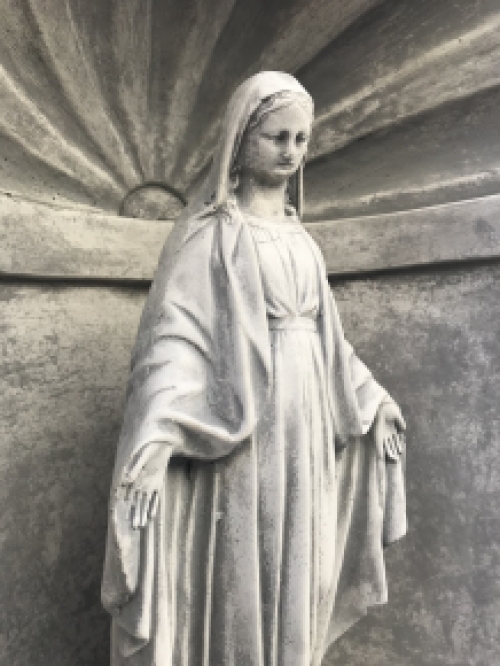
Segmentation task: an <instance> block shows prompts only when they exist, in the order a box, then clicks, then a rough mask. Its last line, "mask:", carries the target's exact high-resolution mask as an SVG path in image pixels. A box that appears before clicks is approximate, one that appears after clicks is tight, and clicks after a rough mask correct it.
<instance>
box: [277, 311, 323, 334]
mask: <svg viewBox="0 0 500 666" xmlns="http://www.w3.org/2000/svg"><path fill="white" fill-rule="evenodd" d="M267 323H268V327H269V330H270V331H291V330H298V331H317V330H318V326H317V321H316V319H315V318H314V319H313V318H312V317H307V316H300V315H297V316H293V315H292V316H288V317H268V318H267Z"/></svg>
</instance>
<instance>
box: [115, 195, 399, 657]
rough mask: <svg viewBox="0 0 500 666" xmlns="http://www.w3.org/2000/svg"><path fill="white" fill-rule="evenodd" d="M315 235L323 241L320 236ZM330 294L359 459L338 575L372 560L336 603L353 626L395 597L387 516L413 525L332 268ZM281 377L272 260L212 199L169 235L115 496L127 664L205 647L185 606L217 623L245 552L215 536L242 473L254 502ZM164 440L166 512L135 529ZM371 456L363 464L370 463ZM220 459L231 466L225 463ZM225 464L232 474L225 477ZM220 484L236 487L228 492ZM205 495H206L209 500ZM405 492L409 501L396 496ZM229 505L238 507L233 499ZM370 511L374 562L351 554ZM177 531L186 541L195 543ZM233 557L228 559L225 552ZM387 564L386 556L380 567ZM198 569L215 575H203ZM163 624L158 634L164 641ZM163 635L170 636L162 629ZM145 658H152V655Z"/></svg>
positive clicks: (243, 493) (395, 524)
mask: <svg viewBox="0 0 500 666" xmlns="http://www.w3.org/2000/svg"><path fill="white" fill-rule="evenodd" d="M310 242H311V247H314V244H313V241H312V240H311V241H310ZM314 252H315V254H316V256H317V257H318V261H319V257H320V255H319V252H318V251H317V249H315V250H314ZM321 265H322V264H321ZM193 267H196V270H194V269H193ZM323 270H324V267H323ZM320 292H321V313H322V314H321V316H320V317H319V319H318V321H319V334H320V337H321V343H322V347H323V350H324V360H325V366H326V374H327V377H328V378H329V379H328V404H329V408H330V413H331V418H332V423H333V424H334V425H335V431H336V433H337V434H338V435H339V436H340V440H339V441H340V443H341V446H342V447H345V451H347V452H348V453H346V455H345V462H344V463H342V464H344V465H346V466H347V467H348V471H346V473H345V474H344V476H343V478H351V482H349V483H346V484H345V485H344V486H342V487H341V488H340V489H339V511H340V512H341V515H342V512H344V514H345V515H344V516H343V518H342V521H341V522H342V525H344V528H345V533H344V534H342V533H341V534H339V536H338V542H339V545H338V552H339V557H338V558H337V563H338V566H339V570H338V571H337V573H336V575H337V576H338V579H339V581H345V579H346V576H345V570H344V569H342V567H347V566H350V567H351V568H353V567H354V569H353V570H358V569H359V567H361V568H363V566H364V567H365V569H364V570H363V571H362V572H361V573H360V575H359V576H358V578H357V579H356V580H357V582H356V583H354V582H353V581H352V580H351V577H350V576H347V580H351V583H350V585H349V586H348V592H349V594H350V595H351V596H353V597H354V600H351V602H350V603H347V602H346V598H348V597H349V594H347V595H346V594H343V593H342V591H341V589H340V590H339V598H340V599H341V601H342V604H343V605H344V611H338V610H336V611H335V612H340V613H341V616H342V618H344V619H343V622H344V624H345V623H347V625H349V622H350V620H349V619H347V620H345V617H347V618H350V617H351V616H353V617H354V616H356V617H358V616H359V614H360V612H361V610H362V612H365V611H366V607H367V606H368V605H370V604H371V603H380V602H381V601H383V600H384V599H385V596H386V589H385V571H384V566H383V555H382V546H383V543H382V537H383V534H382V533H383V529H384V521H385V523H387V522H388V521H389V520H390V521H391V523H392V526H391V528H390V530H389V531H387V530H386V532H387V534H389V532H390V534H389V538H388V540H394V539H395V538H398V537H399V536H401V535H402V534H403V533H404V531H405V529H406V519H405V515H404V507H403V508H402V506H403V505H402V504H401V502H404V491H403V490H402V483H403V478H402V476H400V477H398V478H397V479H396V483H395V484H394V483H393V484H392V485H390V484H389V485H388V482H387V471H386V464H385V462H384V461H383V460H382V461H381V460H379V459H377V456H376V455H375V453H374V451H375V448H374V446H373V443H371V444H370V443H369V442H368V443H367V441H365V440H366V437H364V435H365V434H366V433H367V432H368V430H369V428H370V426H371V424H372V422H373V419H374V416H375V413H376V411H377V408H378V406H379V404H380V402H381V401H382V399H383V398H384V396H386V393H385V391H384V390H383V389H382V388H381V387H380V386H379V385H378V384H376V382H375V381H374V380H373V378H372V377H371V374H370V373H369V371H368V370H367V369H366V367H365V366H364V365H363V364H362V363H361V361H359V359H357V358H356V357H355V355H354V353H353V351H352V347H350V345H349V344H348V343H347V342H346V341H345V339H344V336H343V332H342V328H341V325H340V320H339V318H338V314H337V312H336V309H335V304H334V301H333V298H332V297H331V293H330V290H329V286H328V282H327V280H326V275H325V274H324V272H323V279H322V280H321V290H320ZM291 362H293V361H292V360H291ZM271 388H272V380H271V351H270V342H269V332H268V327H267V318H266V311H265V305H264V298H263V294H262V285H261V281H260V275H259V266H258V262H257V258H256V255H255V248H254V245H253V242H252V239H251V236H250V234H249V231H248V227H247V226H246V224H245V222H244V221H243V219H242V218H241V215H239V213H238V210H237V209H236V208H235V207H232V206H231V205H227V206H225V207H224V208H223V209H221V210H218V211H213V210H206V211H205V212H204V213H203V214H200V215H199V216H196V217H195V218H191V219H190V220H188V221H187V222H184V223H181V224H180V226H179V227H178V228H176V229H175V230H174V232H173V234H172V235H171V237H170V238H169V240H168V241H167V245H166V248H165V250H164V252H163V254H162V258H161V260H160V264H159V267H158V270H157V274H156V277H155V281H154V284H153V287H152V289H151V292H150V295H149V298H148V302H147V305H146V308H145V310H144V314H143V318H142V320H141V324H140V327H139V333H138V341H137V345H136V348H135V351H134V355H133V362H132V372H131V378H130V382H129V387H128V395H127V406H126V413H125V418H124V424H123V428H122V434H121V437H120V442H119V446H118V453H117V462H116V467H115V472H114V480H113V488H112V493H111V503H110V523H109V532H108V543H107V553H106V562H105V572H104V579H103V588H102V597H103V603H104V605H105V607H106V608H107V609H108V610H109V611H110V612H111V613H112V614H113V616H114V618H115V621H114V629H113V635H114V645H115V649H116V650H117V651H118V653H119V654H120V655H122V656H121V657H117V658H116V660H115V663H117V664H119V663H122V662H121V661H119V660H118V659H122V658H124V655H127V654H128V655H134V654H135V655H136V657H134V658H137V659H138V661H137V662H134V665H135V663H137V664H141V663H144V664H149V663H159V664H160V663H161V664H162V666H163V664H170V663H171V662H169V661H168V659H167V658H166V657H164V659H165V660H164V661H158V662H155V661H147V659H152V658H153V657H151V655H150V654H149V653H148V650H153V651H154V653H155V654H158V655H159V654H160V652H161V654H163V655H168V654H169V655H173V654H174V653H175V654H179V655H180V654H184V652H183V651H182V650H183V649H184V650H185V654H190V653H192V651H193V650H195V648H194V647H193V646H190V647H189V649H188V647H187V646H185V648H183V649H181V648H180V647H179V646H178V645H177V648H176V642H177V643H178V641H179V640H181V636H182V631H183V629H182V618H181V617H179V612H180V609H182V612H183V613H191V614H193V613H195V614H199V613H201V612H202V611H201V609H203V608H205V611H204V612H203V613H202V614H203V617H204V618H205V619H204V620H203V623H204V624H205V625H206V624H207V623H209V622H210V618H211V615H210V593H209V588H210V580H211V576H212V575H213V567H214V566H215V564H214V561H215V560H217V566H216V571H218V576H219V578H218V580H217V583H216V584H217V585H221V584H222V581H221V579H220V576H221V575H223V572H224V570H225V567H226V568H228V572H229V571H230V570H231V566H235V565H236V562H235V561H234V560H233V559H232V558H233V557H234V553H232V554H228V552H226V553H225V554H224V555H221V553H220V551H219V550H218V549H220V545H219V546H218V549H216V551H213V548H214V544H213V541H212V540H211V539H212V536H211V535H213V534H214V533H215V532H214V530H215V531H216V530H217V521H218V514H219V512H220V510H221V502H223V498H224V497H226V498H228V497H229V496H230V493H229V491H228V490H227V488H228V486H229V485H231V484H232V483H235V480H234V479H235V478H236V479H238V483H241V484H242V488H241V489H237V488H235V490H234V494H233V500H231V501H234V497H240V500H239V501H241V502H243V505H245V506H246V503H247V502H249V503H250V504H251V503H252V501H254V502H256V501H257V499H256V498H254V499H253V500H252V496H253V493H255V491H256V488H257V485H256V484H255V483H254V481H252V480H251V475H252V473H253V472H252V470H255V455H256V454H255V450H254V448H253V447H254V445H253V443H252V442H253V439H252V436H253V433H254V431H255V428H256V426H257V424H258V421H259V415H260V414H262V413H263V411H264V410H265V406H266V401H267V399H268V396H269V391H270V389H271ZM158 442H161V443H162V444H163V445H164V446H166V447H168V448H169V450H170V452H171V455H172V458H171V463H170V465H169V466H168V468H167V470H166V474H165V485H164V489H163V491H162V497H161V500H160V505H161V506H160V512H159V517H158V519H157V520H155V521H152V522H150V523H149V524H148V526H147V528H145V529H144V530H133V529H132V528H131V525H130V516H129V515H128V514H127V507H128V503H127V502H126V501H125V498H124V492H125V491H124V489H123V485H122V484H123V483H125V482H127V480H128V479H130V478H131V475H132V476H133V473H134V469H138V468H140V465H141V452H142V451H143V450H144V447H146V446H148V444H151V443H158ZM369 451H372V453H371V454H370V453H369ZM341 455H344V454H341ZM240 458H241V470H243V471H241V474H240V476H238V475H237V474H236V477H233V476H231V475H229V476H228V475H227V474H229V472H227V474H226V476H224V471H223V470H225V461H226V460H230V459H231V460H235V459H240ZM252 458H253V462H252ZM361 459H363V461H364V462H359V461H360V460H361ZM197 461H199V464H198V463H197ZM357 461H358V462H357ZM193 464H194V465H195V466H196V469H197V474H196V479H197V481H196V484H195V485H194V487H193V484H191V482H190V472H189V468H190V465H193ZM232 464H233V463H231V465H232ZM247 467H248V470H247V469H246V468H247ZM218 469H220V470H221V471H220V472H217V470H218ZM390 473H391V474H392V471H391V472H390ZM398 473H399V474H400V472H398ZM220 474H223V477H221V478H223V481H222V482H220V480H218V479H219V476H220ZM248 475H250V477H249V476H248ZM358 477H359V478H358ZM391 478H392V477H391ZM245 479H246V481H245ZM219 483H222V488H224V492H223V494H222V495H221V496H220V497H219V486H218V484H219ZM370 484H371V486H372V490H368V493H369V496H370V497H371V498H372V499H371V500H370V501H368V502H365V504H366V508H365V509H363V511H364V514H363V512H362V515H363V517H360V515H359V511H360V510H359V509H357V508H356V507H357V504H358V501H357V500H356V499H353V495H352V493H356V492H358V493H359V492H360V491H359V489H360V488H362V487H366V488H369V487H370ZM245 486H246V487H245ZM387 489H389V493H388V492H387ZM200 497H203V498H204V501H203V502H202V503H200ZM373 498H375V500H373ZM394 502H396V504H398V506H393V504H394ZM366 511H368V514H366ZM226 512H227V513H231V511H229V509H226ZM351 513H354V518H352V517H351ZM233 514H234V515H235V516H239V515H240V514H239V509H238V510H236V509H233V510H232V513H231V515H233ZM365 514H366V515H365ZM242 515H243V516H245V517H244V520H243V522H242V523H241V524H238V519H236V520H235V521H233V523H234V524H233V523H231V521H229V524H230V527H231V533H232V534H233V537H231V539H232V543H233V548H234V543H235V542H234V539H235V538H236V539H237V537H236V535H237V534H238V533H239V530H251V529H252V524H251V519H250V514H248V515H247V514H245V512H244V511H243V512H242ZM394 516H396V519H395V518H394ZM364 519H366V520H367V521H368V522H367V525H368V526H372V527H371V528H370V527H369V530H370V529H372V533H371V534H370V533H369V534H367V535H366V536H365V537H363V542H365V541H366V542H367V543H369V545H368V546H367V549H368V552H369V553H370V555H369V556H368V555H366V562H365V561H364V560H363V558H361V559H360V561H359V562H358V564H357V565H356V564H354V565H353V563H352V561H351V558H356V557H357V556H356V554H355V553H353V552H351V546H350V544H351V543H352V542H353V539H352V530H354V532H355V533H356V534H358V533H360V532H359V529H360V527H359V525H358V526H356V525H354V524H353V523H355V522H356V521H359V520H364ZM249 521H250V522H249ZM225 524H226V525H228V521H226V523H225ZM349 526H350V527H349ZM365 528H366V525H365ZM226 529H228V528H227V527H226ZM255 529H257V527H255ZM177 539H179V540H180V542H182V543H183V544H184V545H183V546H182V547H180V546H179V545H178V543H177ZM186 539H187V542H186V541H185V540H186ZM188 542H189V543H191V546H189V543H188ZM176 543H177V545H176ZM218 543H219V542H218ZM354 543H356V539H355V540H354ZM373 544H378V545H376V547H375V546H373ZM358 546H359V544H358ZM227 547H228V548H229V546H227ZM374 548H375V550H377V552H376V553H374V552H373V550H374ZM207 553H208V569H207V562H206V560H205V557H206V555H207ZM342 553H345V554H344V555H342ZM188 555H189V557H188ZM200 557H201V560H200ZM221 557H222V559H223V560H224V558H225V561H226V564H224V563H223V562H222V563H221V561H220V558H221ZM179 558H180V559H181V560H182V561H179ZM255 561H258V557H257V558H256V560H255ZM354 561H356V560H354ZM210 562H212V565H210ZM231 562H232V563H233V564H232V565H231ZM349 562H350V564H349ZM367 563H368V564H367ZM365 565H366V566H365ZM210 566H212V570H210ZM374 566H375V568H376V569H377V567H378V569H377V570H376V571H374V570H373V567H374ZM186 567H187V569H186ZM199 567H202V570H204V571H205V574H206V575H205V576H203V575H201V574H200V571H199ZM221 572H222V573H221ZM200 575H201V578H202V583H200V586H198V587H197V586H196V585H194V586H193V584H192V581H193V580H196V579H197V578H200ZM226 575H229V573H227V574H226ZM256 575H257V574H256ZM257 577H258V576H257ZM183 580H184V581H185V580H188V581H190V582H189V585H188V587H189V589H190V590H191V591H192V592H193V590H194V592H193V594H198V595H201V597H200V598H199V599H198V600H196V599H191V600H190V601H189V602H187V601H186V599H185V598H183V599H181V600H179V599H177V598H176V594H177V593H178V591H179V589H181V590H182V589H184V587H183V583H182V581H183ZM252 580H255V576H253V575H251V574H250V575H249V585H250V587H249V593H256V590H254V589H253V588H252V587H251V581H252ZM367 580H368V581H375V583H374V584H375V588H374V589H371V588H370V589H367V588H366V585H367ZM376 581H378V583H377V582H376ZM226 584H229V582H228V581H226ZM360 585H361V588H360V587H359V586H360ZM179 586H180V588H179ZM200 590H202V591H200ZM342 604H340V605H339V608H342V607H343V606H342ZM159 605H160V606H161V607H162V610H161V611H158V607H159ZM256 607H257V606H256ZM189 609H190V610H189ZM345 609H347V611H345ZM360 609H361V610H360ZM158 617H161V618H163V619H162V622H165V621H166V620H165V618H168V622H169V623H174V622H175V623H176V626H175V627H174V626H173V625H170V624H169V627H168V630H167V628H166V627H163V628H161V629H160V630H159V629H158V627H156V626H155V621H158ZM332 617H333V616H332ZM227 621H228V622H230V621H231V619H230V618H227ZM199 622H201V618H193V617H191V618H189V622H188V625H189V626H192V625H193V623H199ZM332 622H334V629H330V630H329V633H328V634H327V637H325V641H326V642H327V643H328V641H329V640H331V636H334V635H336V634H337V633H338V632H339V631H340V630H341V629H339V626H340V627H341V626H342V623H340V625H339V622H338V620H332ZM250 624H251V623H250ZM250 624H249V626H250ZM200 631H201V634H202V635H203V636H205V637H206V636H207V635H208V634H206V632H207V631H209V630H208V629H207V627H206V626H205V633H204V631H203V630H202V628H201V627H200ZM179 632H180V633H179ZM209 633H210V632H209ZM152 635H154V636H155V641H153V642H152V643H151V637H152ZM192 636H193V635H192V634H190V641H191V640H192ZM328 636H330V639H328ZM158 637H160V639H161V640H160V642H158V640H156V638H158ZM149 643H150V645H149V646H148V644H149ZM176 649H177V650H178V652H175V650H176ZM200 649H201V648H200ZM194 654H195V655H196V654H198V655H199V654H201V653H199V652H196V651H195V652H194ZM143 657H144V659H145V661H144V662H141V659H142V658H143ZM158 659H159V657H158ZM131 663H132V662H131ZM172 663H175V664H176V665H177V663H178V662H177V661H175V662H172ZM179 663H181V662H179ZM186 663H190V662H189V661H187V662H186ZM191 663H193V662H191ZM318 663H319V662H318Z"/></svg>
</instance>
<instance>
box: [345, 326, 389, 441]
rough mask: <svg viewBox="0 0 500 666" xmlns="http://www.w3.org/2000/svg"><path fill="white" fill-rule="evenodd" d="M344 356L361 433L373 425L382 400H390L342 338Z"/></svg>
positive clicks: (364, 432)
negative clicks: (346, 360) (356, 406)
mask: <svg viewBox="0 0 500 666" xmlns="http://www.w3.org/2000/svg"><path fill="white" fill-rule="evenodd" d="M344 344H345V349H346V356H347V358H348V361H349V370H350V374H351V382H352V387H353V389H354V393H355V396H356V401H357V405H358V409H359V414H360V420H361V425H362V431H363V434H366V433H367V432H368V431H369V430H370V428H371V427H372V425H373V422H374V420H375V416H376V414H377V411H378V408H379V407H380V405H381V404H382V402H385V401H389V400H392V398H391V397H390V396H389V394H388V393H387V391H385V389H383V388H382V386H380V384H379V383H378V382H376V381H375V379H374V378H373V375H372V373H371V372H370V370H368V368H367V367H366V365H365V364H364V363H363V361H361V360H360V359H359V358H358V357H357V356H356V354H355V353H354V350H353V348H352V346H351V344H350V343H349V342H347V340H345V339H344Z"/></svg>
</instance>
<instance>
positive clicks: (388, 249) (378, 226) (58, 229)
mask: <svg viewBox="0 0 500 666" xmlns="http://www.w3.org/2000/svg"><path fill="white" fill-rule="evenodd" d="M172 227H173V223H172V222H157V221H148V220H139V219H134V218H123V217H117V216H111V215H104V214H96V213H94V212H89V211H88V210H86V209H72V210H68V209H58V208H53V207H50V206H47V205H45V204H39V203H32V202H27V201H18V200H15V199H12V198H10V197H1V198H0V276H4V277H8V276H10V277H13V278H14V277H19V278H30V279H37V278H39V279H40V280H47V279H53V280H61V281H64V280H68V281H69V280H92V281H110V282H124V283H127V282H139V283H144V284H145V285H147V284H148V283H149V282H150V281H151V278H152V276H153V273H154V270H155V267H156V264H157V261H158V257H159V254H160V251H161V248H162V245H163V243H164V241H165V239H166V238H167V236H168V234H169V232H170V230H171V229H172ZM306 227H307V229H308V231H309V232H310V233H311V235H312V236H313V237H314V239H315V240H316V241H317V243H318V244H319V245H320V247H321V249H322V251H323V254H324V256H325V261H326V265H327V270H328V273H329V275H330V276H332V277H335V276H339V277H340V276H350V275H363V274H365V273H373V272H379V271H387V270H395V269H405V268H413V267H418V266H432V265H441V264H446V263H457V262H474V261H478V260H486V259H490V260H496V259H500V195H495V196H489V197H483V198H481V199H473V200H470V201H462V202H457V203H448V204H444V205H440V206H432V207H429V208H422V209H417V210H411V211H403V212H399V213H391V214H387V215H377V216H368V217H357V218H350V219H342V220H330V221H324V222H316V223H309V224H306Z"/></svg>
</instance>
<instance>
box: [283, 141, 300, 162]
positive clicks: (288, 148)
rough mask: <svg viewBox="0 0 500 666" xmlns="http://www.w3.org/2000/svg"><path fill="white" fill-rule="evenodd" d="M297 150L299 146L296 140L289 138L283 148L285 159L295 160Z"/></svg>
mask: <svg viewBox="0 0 500 666" xmlns="http://www.w3.org/2000/svg"><path fill="white" fill-rule="evenodd" d="M296 151H297V148H296V146H295V142H294V141H293V139H292V138H289V139H288V140H287V142H286V143H285V144H284V145H283V150H282V153H281V155H282V157H283V159H284V160H288V161H289V162H292V161H293V158H294V157H295V153H296Z"/></svg>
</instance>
